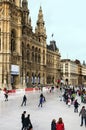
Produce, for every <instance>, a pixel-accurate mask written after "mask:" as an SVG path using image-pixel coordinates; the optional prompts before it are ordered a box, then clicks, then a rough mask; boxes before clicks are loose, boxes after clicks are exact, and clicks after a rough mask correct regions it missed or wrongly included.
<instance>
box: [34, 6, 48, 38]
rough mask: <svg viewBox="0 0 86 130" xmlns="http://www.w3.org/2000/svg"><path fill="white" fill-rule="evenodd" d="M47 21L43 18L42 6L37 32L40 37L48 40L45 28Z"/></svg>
mask: <svg viewBox="0 0 86 130" xmlns="http://www.w3.org/2000/svg"><path fill="white" fill-rule="evenodd" d="M44 25H45V23H44V20H43V13H42V7H41V6H40V9H39V13H38V20H37V25H36V27H35V33H36V34H37V35H38V36H39V37H41V38H40V39H44V38H45V40H46V29H45V26H44Z"/></svg>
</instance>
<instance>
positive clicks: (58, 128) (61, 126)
mask: <svg viewBox="0 0 86 130" xmlns="http://www.w3.org/2000/svg"><path fill="white" fill-rule="evenodd" d="M56 130H64V123H61V124H59V123H57V124H56Z"/></svg>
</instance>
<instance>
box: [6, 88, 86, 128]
mask: <svg viewBox="0 0 86 130" xmlns="http://www.w3.org/2000/svg"><path fill="white" fill-rule="evenodd" d="M62 89H63V90H64V93H63V95H62V97H61V101H64V102H65V103H66V104H67V105H68V107H70V106H71V105H74V112H75V113H78V112H79V111H78V107H79V106H80V103H79V102H78V100H77V99H76V95H77V94H78V95H79V96H81V103H82V101H83V95H84V94H85V91H84V90H83V89H80V90H78V91H76V90H75V88H74V87H73V88H65V87H64V88H60V91H61V92H62ZM53 90H54V88H53V87H52V88H51V89H50V93H51V92H53ZM4 95H5V101H8V91H5V94H4ZM26 102H27V97H26V95H24V96H23V100H22V103H21V106H23V105H24V106H26ZM44 102H46V98H45V96H44V95H43V93H41V94H40V96H39V104H38V107H40V106H41V107H43V103H44ZM79 116H81V124H80V126H83V124H85V127H86V108H85V106H84V105H83V106H82V108H81V110H80V112H79ZM21 122H22V129H21V130H32V129H33V126H32V123H31V120H30V114H27V116H26V111H24V112H23V113H22V116H21ZM51 130H65V126H64V122H63V119H62V117H59V119H58V121H56V119H53V120H52V122H51Z"/></svg>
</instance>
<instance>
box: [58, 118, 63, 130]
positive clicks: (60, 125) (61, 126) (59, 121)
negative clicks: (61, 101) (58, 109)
mask: <svg viewBox="0 0 86 130" xmlns="http://www.w3.org/2000/svg"><path fill="white" fill-rule="evenodd" d="M56 130H65V128H64V123H63V120H62V118H61V117H60V118H59V120H58V122H57V123H56Z"/></svg>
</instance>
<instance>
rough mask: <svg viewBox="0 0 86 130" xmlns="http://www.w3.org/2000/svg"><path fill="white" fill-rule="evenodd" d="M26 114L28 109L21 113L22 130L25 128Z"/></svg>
mask: <svg viewBox="0 0 86 130" xmlns="http://www.w3.org/2000/svg"><path fill="white" fill-rule="evenodd" d="M25 114H26V111H24V112H23V113H22V115H21V122H22V129H21V130H24V128H25Z"/></svg>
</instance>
